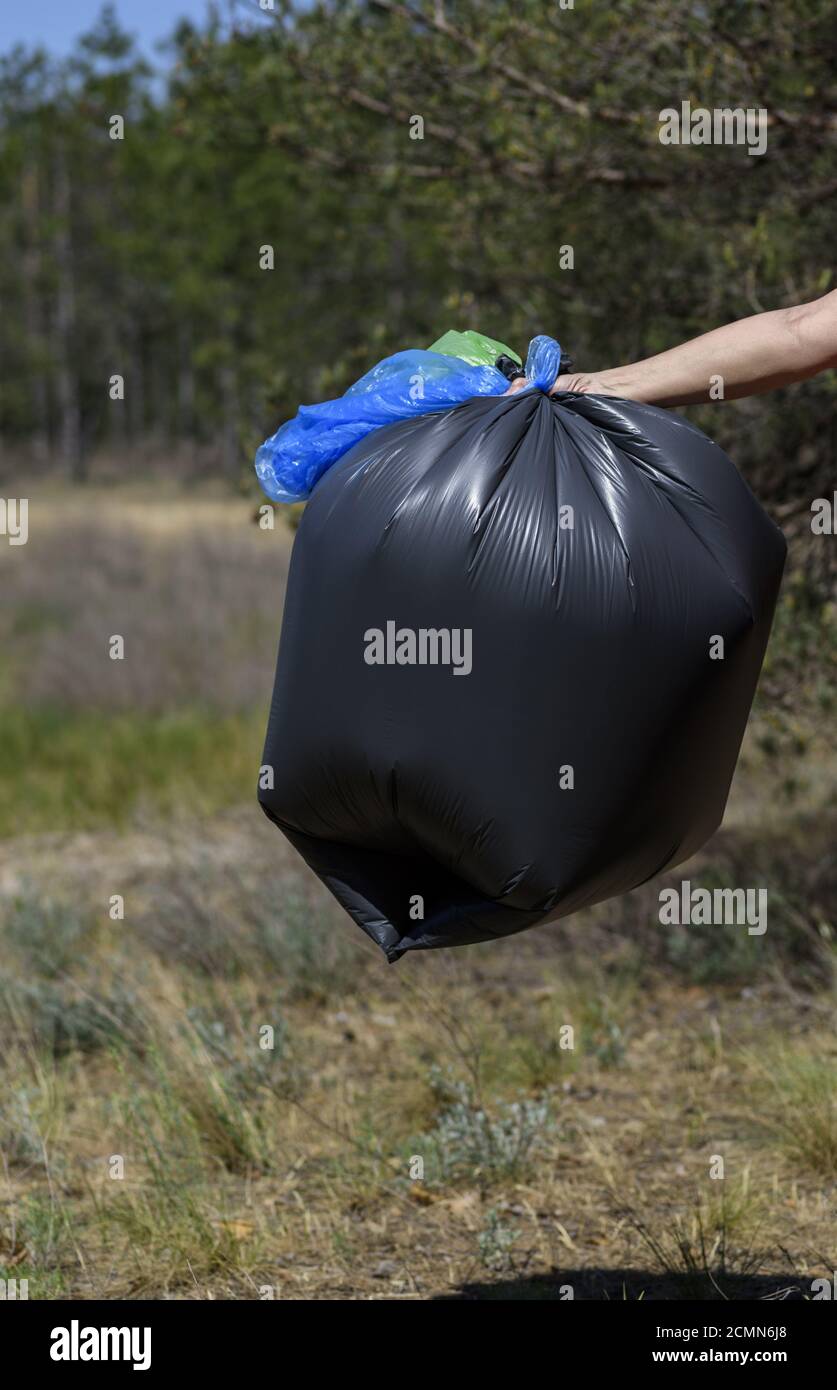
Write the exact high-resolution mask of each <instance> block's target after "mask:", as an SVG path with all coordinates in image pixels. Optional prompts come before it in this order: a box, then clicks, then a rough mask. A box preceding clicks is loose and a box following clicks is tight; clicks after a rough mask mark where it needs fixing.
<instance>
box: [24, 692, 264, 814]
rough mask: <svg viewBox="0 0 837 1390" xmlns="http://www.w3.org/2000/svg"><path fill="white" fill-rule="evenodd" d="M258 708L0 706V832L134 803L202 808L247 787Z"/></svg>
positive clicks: (239, 795)
mask: <svg viewBox="0 0 837 1390" xmlns="http://www.w3.org/2000/svg"><path fill="white" fill-rule="evenodd" d="M264 725H265V715H264V711H261V710H260V711H258V712H256V713H247V714H241V715H235V714H233V715H219V714H213V713H211V712H209V711H203V710H200V709H188V710H181V711H178V712H177V713H174V714H171V715H160V716H155V715H149V714H122V713H120V714H105V713H99V712H84V713H78V712H75V711H73V712H69V713H68V712H65V711H63V710H59V709H35V710H28V711H27V710H23V709H6V710H4V711H3V712H2V716H1V717H0V764H2V766H3V768H4V777H3V780H2V786H0V836H8V835H19V834H38V833H42V832H49V831H60V830H93V829H97V828H99V827H103V826H113V825H125V824H127V823H128V822H129V820H130V818H131V815H132V813H133V812H134V811H135V810H136V809H137V808H138V807H142V808H143V809H148V810H154V811H156V812H159V813H162V814H164V815H165V814H170V813H171V812H173V811H175V810H177V809H179V808H181V807H189V808H190V809H192V810H193V811H194V812H196V813H199V814H211V813H213V812H215V811H219V810H222V809H223V808H224V807H226V806H230V805H234V804H236V803H240V802H241V801H244V800H248V799H251V798H253V797H254V796H255V791H256V781H257V776H258V769H259V762H260V758H261V750H262V741H263V737H264Z"/></svg>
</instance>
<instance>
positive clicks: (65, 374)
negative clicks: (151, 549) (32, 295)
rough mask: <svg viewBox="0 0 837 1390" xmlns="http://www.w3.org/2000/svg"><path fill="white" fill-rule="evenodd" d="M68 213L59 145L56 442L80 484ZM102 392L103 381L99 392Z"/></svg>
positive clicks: (55, 191)
mask: <svg viewBox="0 0 837 1390" xmlns="http://www.w3.org/2000/svg"><path fill="white" fill-rule="evenodd" d="M71 211H72V208H71V197H70V180H69V176H68V172H67V159H66V151H65V149H64V147H63V146H62V145H61V144H59V145H58V148H57V151H56V157H55V170H54V187H53V213H54V216H55V231H54V233H53V256H54V259H55V268H56V271H57V275H58V285H57V290H56V299H55V346H56V351H57V358H58V361H57V368H56V373H55V386H56V394H57V397H58V439H59V449H60V453H61V458H62V460H63V462H64V464H65V465H66V467H67V469H68V470H69V473H70V477H71V478H73V479H74V480H75V481H76V482H83V481H84V479H85V477H86V467H85V461H84V457H83V454H82V450H81V410H80V406H79V384H78V376H77V373H76V369H75V347H76V345H75V332H76V295H75V280H74V276H73V247H72V229H71V225H70V217H71ZM105 389H106V387H105V383H104V382H103V383H102V390H103V391H104V390H105Z"/></svg>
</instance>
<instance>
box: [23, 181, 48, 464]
mask: <svg viewBox="0 0 837 1390" xmlns="http://www.w3.org/2000/svg"><path fill="white" fill-rule="evenodd" d="M21 185H22V186H21V205H22V207H23V256H22V257H21V275H22V277H23V312H24V326H25V330H26V350H27V356H28V357H29V358H30V362H31V365H30V368H29V377H30V386H31V393H32V416H33V426H32V435H31V438H32V453H33V455H34V457H35V458H36V459H37V460H38V461H39V462H41V463H43V462H44V461H45V460H46V459H47V458H48V456H49V391H48V388H47V378H46V372H45V370H44V348H45V344H46V331H45V325H44V314H43V303H42V300H41V243H40V231H39V220H40V210H39V207H38V202H39V198H38V192H39V190H38V166H37V164H36V162H35V160H34V159H30V160H28V161H27V163H26V166H25V168H24V170H23V176H22V180H21Z"/></svg>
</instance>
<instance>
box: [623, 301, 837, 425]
mask: <svg viewBox="0 0 837 1390" xmlns="http://www.w3.org/2000/svg"><path fill="white" fill-rule="evenodd" d="M834 366H837V291H834V292H832V293H831V294H827V295H825V296H824V297H823V298H822V299H817V300H815V301H814V302H813V303H811V304H803V305H800V306H799V307H797V308H793V309H777V310H774V311H772V312H770V313H765V314H756V315H754V316H753V317H752V318H748V319H741V320H739V321H738V322H737V323H729V324H726V325H724V327H723V328H715V329H713V330H712V332H710V333H704V334H703V335H702V336H701V337H700V338H694V339H692V341H691V342H688V343H683V344H681V345H680V346H679V347H676V348H672V349H671V350H670V351H668V352H661V353H659V354H658V355H657V356H656V357H649V358H647V359H646V360H645V361H644V362H634V363H631V364H629V365H627V366H625V367H615V368H613V369H612V370H610V371H604V372H599V373H597V374H596V381H597V382H598V383H601V388H602V389H604V390H605V391H606V392H608V393H611V394H613V395H615V396H623V397H625V398H626V399H628V400H634V401H645V402H647V403H649V404H651V405H693V404H697V403H699V402H702V401H709V400H718V399H725V400H735V399H736V398H739V397H742V396H752V395H758V394H759V393H760V392H762V391H770V390H772V389H773V388H774V387H776V386H787V385H788V384H790V383H791V382H794V381H803V380H805V379H806V378H807V377H811V376H814V375H816V373H817V372H820V371H823V370H825V369H826V368H827V367H834ZM713 387H714V390H713Z"/></svg>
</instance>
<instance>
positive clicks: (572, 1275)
mask: <svg viewBox="0 0 837 1390" xmlns="http://www.w3.org/2000/svg"><path fill="white" fill-rule="evenodd" d="M569 1289H571V1290H572V1297H573V1298H575V1299H599V1300H616V1301H619V1302H622V1301H623V1300H628V1301H634V1300H637V1299H642V1300H643V1302H649V1301H662V1300H666V1301H672V1300H680V1299H684V1300H689V1301H694V1300H699V1301H705V1302H708V1303H712V1302H726V1301H730V1302H740V1301H748V1300H749V1301H759V1300H765V1299H767V1300H771V1301H774V1300H775V1301H782V1300H785V1299H801V1298H805V1297H810V1292H811V1284H810V1280H801V1279H798V1278H795V1277H793V1276H791V1277H788V1275H786V1274H715V1275H712V1276H711V1277H710V1276H709V1275H706V1274H660V1273H658V1272H657V1273H651V1272H650V1271H649V1270H645V1269H561V1270H558V1269H556V1270H552V1271H551V1272H550V1273H549V1274H534V1275H531V1276H529V1277H527V1276H525V1275H521V1276H517V1277H516V1278H508V1279H501V1280H495V1281H493V1282H492V1283H485V1284H478V1283H469V1284H463V1285H462V1286H461V1287H460V1288H459V1289H457V1290H456V1291H455V1292H453V1293H448V1294H440V1295H438V1296H437V1299H436V1300H435V1301H442V1302H450V1301H451V1300H453V1301H456V1300H471V1301H473V1300H492V1299H494V1300H496V1299H503V1300H525V1301H529V1300H532V1301H539V1300H555V1301H561V1300H562V1299H566V1298H568V1296H569V1295H568V1290H569Z"/></svg>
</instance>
